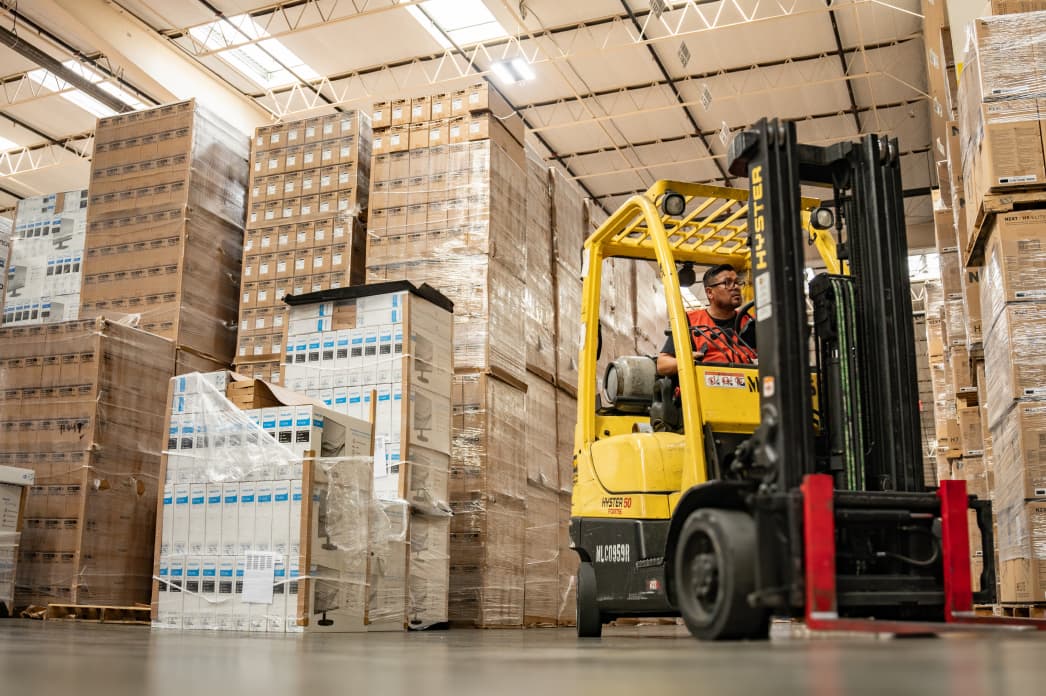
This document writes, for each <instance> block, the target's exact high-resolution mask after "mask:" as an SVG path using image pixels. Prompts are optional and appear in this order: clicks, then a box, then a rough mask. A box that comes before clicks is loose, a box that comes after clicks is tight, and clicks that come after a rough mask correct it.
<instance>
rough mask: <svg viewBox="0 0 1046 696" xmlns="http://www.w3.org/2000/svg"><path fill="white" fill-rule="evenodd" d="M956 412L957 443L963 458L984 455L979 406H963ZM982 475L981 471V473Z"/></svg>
mask: <svg viewBox="0 0 1046 696" xmlns="http://www.w3.org/2000/svg"><path fill="white" fill-rule="evenodd" d="M957 411H958V418H959V443H960V449H961V450H962V455H963V457H980V456H981V455H982V454H983V453H984V441H983V439H982V438H981V409H980V407H979V406H963V407H961V408H959V409H957ZM981 473H982V474H983V471H982V472H981Z"/></svg>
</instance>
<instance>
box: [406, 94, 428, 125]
mask: <svg viewBox="0 0 1046 696" xmlns="http://www.w3.org/2000/svg"><path fill="white" fill-rule="evenodd" d="M431 118H432V103H431V101H430V99H429V97H415V98H414V99H411V101H410V122H411V123H426V122H428V121H429V120H431Z"/></svg>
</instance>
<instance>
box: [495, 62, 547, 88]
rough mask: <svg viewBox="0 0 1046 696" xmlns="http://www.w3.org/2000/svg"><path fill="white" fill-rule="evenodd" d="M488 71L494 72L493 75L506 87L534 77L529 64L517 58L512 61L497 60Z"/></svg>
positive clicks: (532, 69)
mask: <svg viewBox="0 0 1046 696" xmlns="http://www.w3.org/2000/svg"><path fill="white" fill-rule="evenodd" d="M490 69H491V70H493V71H494V74H495V75H496V76H497V78H498V79H499V80H501V82H502V84H506V85H510V84H513V83H517V82H526V81H527V80H533V79H534V78H535V77H536V75H535V74H534V68H532V67H530V63H528V62H527V61H525V60H523V59H522V58H518V57H517V58H513V59H512V60H499V61H498V62H497V63H494V64H492V65H491V66H490Z"/></svg>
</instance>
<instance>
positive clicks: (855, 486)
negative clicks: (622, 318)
mask: <svg viewBox="0 0 1046 696" xmlns="http://www.w3.org/2000/svg"><path fill="white" fill-rule="evenodd" d="M730 162H731V168H730V171H731V173H732V174H734V175H735V176H748V177H749V184H750V189H751V204H750V206H749V229H750V230H751V238H750V242H749V243H750V245H751V249H752V277H753V285H754V287H755V302H756V321H757V325H756V330H757V332H758V336H759V384H760V390H761V416H762V425H761V426H760V428H759V429H758V430H757V431H756V433H755V442H754V455H755V463H756V465H757V466H759V467H760V468H762V469H764V470H766V471H769V472H772V473H771V476H772V477H775V478H776V481H775V484H776V487H777V489H778V490H791V489H795V488H797V487H798V486H799V485H800V484H801V483H802V481H803V477H804V476H806V475H807V474H812V473H832V474H833V475H834V477H835V481H836V485H835V487H836V489H841V490H867V491H896V492H912V493H916V492H923V491H925V490H926V486H925V483H924V480H923V464H922V447H921V444H920V429H919V402H918V388H917V374H916V363H915V348H914V345H915V343H914V332H913V327H912V319H911V318H912V303H911V292H910V288H909V281H908V245H907V238H906V234H905V226H904V206H903V198H902V192H901V178H900V162H899V157H898V149H897V141H896V140H890V139H886V138H882V137H880V136H877V135H866V136H864V137H863V138H861V140H859V141H856V142H843V143H839V144H836V145H830V146H826V147H818V146H812V145H801V144H799V143H798V142H797V140H796V132H795V124H794V123H791V122H785V121H779V120H777V119H772V120H767V119H763V120H761V121H760V122H759V123H758V124H757V125H756V126H755V127H754V128H752V129H750V130H747V131H744V132H743V133H741V134H739V135H738V136H737V137H736V138H735V139H734V141H733V142H732V143H731V146H730ZM802 184H808V185H814V186H820V187H830V188H831V189H832V191H833V192H834V200H835V208H836V209H835V214H834V215H831V211H823V212H822V211H815V215H814V217H815V219H816V218H818V217H820V218H821V219H822V220H823V219H824V218H828V219H829V222H828V224H831V219H832V218H834V226H835V229H836V231H837V233H838V234H839V235H840V237H842V236H843V235H844V234H845V240H844V239H840V240H839V257H840V260H841V261H845V262H846V263H848V266H849V270H850V275H849V276H848V277H844V276H829V275H828V274H822V276H821V277H818V278H817V279H816V280H815V282H812V283H811V300H812V301H813V303H814V323H815V325H816V326H817V327H818V331H817V334H818V336H817V338H818V344H819V350H818V352H817V356H818V361H817V362H818V363H819V364H818V365H816V367H817V372H818V376H819V379H820V383H821V389H820V395H819V411H821V412H822V414H823V415H824V416H825V418H824V419H823V420H821V421H820V422H818V421H815V418H817V417H818V414H816V413H815V412H814V410H813V409H812V406H811V401H812V400H811V396H810V390H809V387H808V385H809V377H808V375H809V374H810V370H811V365H810V331H809V328H808V327H809V324H810V322H809V320H808V318H807V308H806V298H805V295H804V292H803V288H804V285H805V283H804V280H803V274H804V270H805V268H804V253H803V238H804V236H805V235H804V234H803V231H802V228H801V226H800V210H799V208H798V206H799V201H800V194H801V188H800V187H801V185H802ZM817 212H822V215H821V216H818V215H816V213H817ZM841 305H845V307H841ZM839 309H842V310H843V311H841V312H840V311H838V310H839ZM834 317H842V318H841V319H840V320H839V321H834ZM851 324H852V326H851ZM815 426H820V428H821V431H822V436H821V438H819V441H820V443H821V444H818V441H817V440H816V439H815V435H814V433H815V429H816V428H815ZM855 467H856V468H855Z"/></svg>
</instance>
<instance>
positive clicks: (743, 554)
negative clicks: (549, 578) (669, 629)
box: [579, 509, 770, 640]
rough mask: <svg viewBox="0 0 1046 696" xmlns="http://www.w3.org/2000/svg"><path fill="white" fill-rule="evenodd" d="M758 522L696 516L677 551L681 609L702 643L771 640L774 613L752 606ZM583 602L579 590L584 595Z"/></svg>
mask: <svg viewBox="0 0 1046 696" xmlns="http://www.w3.org/2000/svg"><path fill="white" fill-rule="evenodd" d="M755 564H756V532H755V520H753V519H752V517H751V516H750V515H748V514H747V513H745V512H741V511H739V510H716V509H705V510H697V511H695V512H693V513H692V514H691V515H690V517H689V518H688V519H687V521H686V523H685V524H684V525H683V529H682V531H681V532H680V535H679V541H678V543H677V545H676V559H675V577H674V581H675V588H676V592H675V594H676V604H677V606H678V608H679V611H680V613H681V614H682V616H683V621H684V622H685V623H686V626H687V628H688V629H689V630H690V633H691V634H692V635H693V636H694V637H695V638H699V639H701V640H744V639H753V638H766V637H767V636H768V635H769V627H770V613H769V612H768V611H767V610H766V609H764V608H761V607H752V606H750V605H749V604H748V595H749V594H751V593H752V592H753V591H754V590H755ZM579 596H580V590H579Z"/></svg>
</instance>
